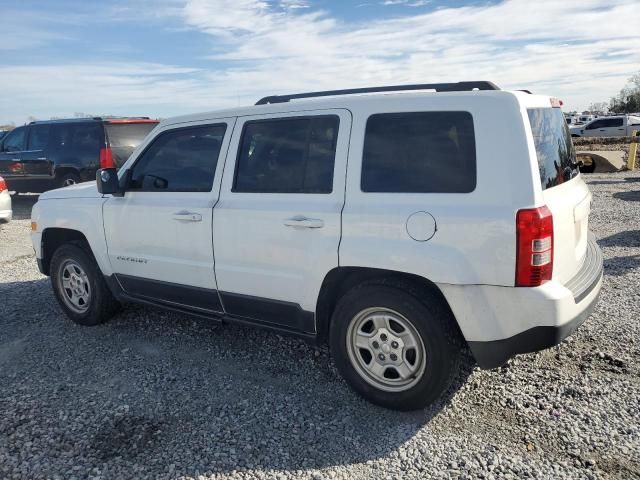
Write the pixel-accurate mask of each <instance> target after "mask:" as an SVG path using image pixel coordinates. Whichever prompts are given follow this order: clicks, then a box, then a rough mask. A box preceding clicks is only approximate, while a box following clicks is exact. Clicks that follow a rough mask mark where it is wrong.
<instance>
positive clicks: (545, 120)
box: [527, 108, 579, 190]
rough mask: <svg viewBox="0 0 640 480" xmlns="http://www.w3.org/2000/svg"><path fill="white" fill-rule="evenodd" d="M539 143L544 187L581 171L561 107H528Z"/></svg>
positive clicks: (530, 119) (541, 177)
mask: <svg viewBox="0 0 640 480" xmlns="http://www.w3.org/2000/svg"><path fill="white" fill-rule="evenodd" d="M527 113H528V115H529V122H530V123H531V132H532V134H533V142H534V144H535V147H536V157H537V159H538V169H539V171H540V182H541V184H542V189H543V190H544V189H547V188H551V187H555V186H556V185H560V184H561V183H564V182H566V181H568V180H571V179H572V178H573V177H575V176H576V175H578V173H579V172H578V165H577V163H576V154H575V151H574V149H573V143H572V142H571V134H570V132H569V129H568V128H567V124H566V123H565V122H564V116H563V114H562V110H560V109H559V108H531V109H529V110H527Z"/></svg>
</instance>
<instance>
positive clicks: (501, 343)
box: [468, 282, 601, 369]
mask: <svg viewBox="0 0 640 480" xmlns="http://www.w3.org/2000/svg"><path fill="white" fill-rule="evenodd" d="M600 284H601V282H599V283H598V293H597V295H596V296H595V297H593V298H592V299H591V300H590V301H589V303H588V305H585V306H584V307H585V308H584V309H583V310H581V311H580V312H579V313H578V314H577V316H576V317H574V318H573V319H571V320H569V321H568V322H566V323H563V324H562V325H557V326H547V325H542V326H538V327H533V328H530V329H529V330H525V331H524V332H521V333H518V334H517V335H514V336H513V337H509V338H504V339H502V340H493V341H489V342H468V343H469V348H471V352H472V353H473V356H474V357H475V359H476V361H477V362H478V365H479V366H480V368H484V369H487V368H497V367H499V366H501V365H503V364H504V363H505V362H506V361H507V360H509V359H510V358H511V357H513V356H514V355H518V354H520V353H531V352H538V351H540V350H544V349H546V348H550V347H553V346H554V345H558V344H559V343H561V342H562V341H563V340H564V339H565V338H567V337H568V336H569V335H571V334H572V333H573V332H575V331H576V329H577V328H578V327H579V326H580V325H582V324H583V323H584V321H585V320H586V319H587V318H589V315H591V312H593V309H594V308H595V306H596V304H597V303H598V299H599V298H600V288H599V287H600Z"/></svg>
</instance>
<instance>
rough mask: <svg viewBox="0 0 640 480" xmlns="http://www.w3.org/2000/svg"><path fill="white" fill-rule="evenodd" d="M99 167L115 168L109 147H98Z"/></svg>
mask: <svg viewBox="0 0 640 480" xmlns="http://www.w3.org/2000/svg"><path fill="white" fill-rule="evenodd" d="M94 158H95V157H94ZM100 168H116V164H115V163H113V151H112V150H111V149H110V148H106V147H103V148H101V149H100Z"/></svg>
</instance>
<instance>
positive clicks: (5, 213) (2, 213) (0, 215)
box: [0, 210, 13, 222]
mask: <svg viewBox="0 0 640 480" xmlns="http://www.w3.org/2000/svg"><path fill="white" fill-rule="evenodd" d="M12 218H13V211H11V210H0V221H3V222H10V221H11V219H12Z"/></svg>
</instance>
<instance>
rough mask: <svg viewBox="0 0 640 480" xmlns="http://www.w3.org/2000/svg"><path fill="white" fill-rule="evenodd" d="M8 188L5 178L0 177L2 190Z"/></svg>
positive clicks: (0, 189)
mask: <svg viewBox="0 0 640 480" xmlns="http://www.w3.org/2000/svg"><path fill="white" fill-rule="evenodd" d="M6 189H7V182H5V181H4V178H2V177H0V192H4V191H5V190H6Z"/></svg>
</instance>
